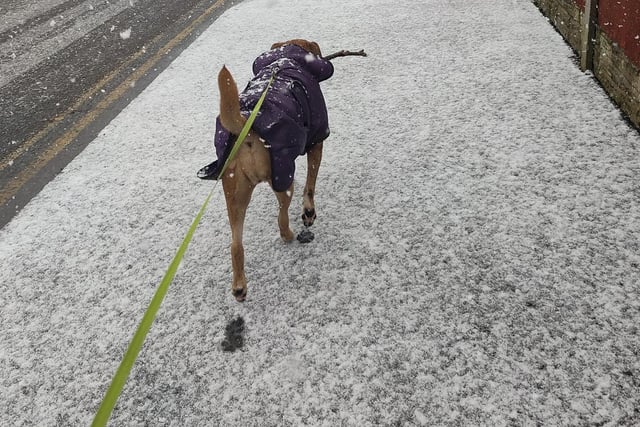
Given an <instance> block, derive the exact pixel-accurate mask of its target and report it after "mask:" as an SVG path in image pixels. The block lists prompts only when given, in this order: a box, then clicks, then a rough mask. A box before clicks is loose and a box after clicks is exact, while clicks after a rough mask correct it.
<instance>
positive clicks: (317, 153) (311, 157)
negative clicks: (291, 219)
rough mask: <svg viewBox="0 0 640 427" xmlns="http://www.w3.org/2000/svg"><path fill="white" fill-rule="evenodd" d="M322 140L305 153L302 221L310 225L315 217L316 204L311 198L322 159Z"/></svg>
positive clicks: (306, 225) (307, 225)
mask: <svg viewBox="0 0 640 427" xmlns="http://www.w3.org/2000/svg"><path fill="white" fill-rule="evenodd" d="M322 144H323V143H322V142H320V143H318V144H315V145H313V146H312V147H311V149H310V150H309V152H308V153H307V182H306V183H305V185H304V196H303V202H302V222H303V223H304V225H305V227H310V226H312V225H313V222H314V221H315V219H316V205H315V202H314V200H313V198H314V196H315V192H316V179H317V178H318V170H319V169H320V162H321V161H322Z"/></svg>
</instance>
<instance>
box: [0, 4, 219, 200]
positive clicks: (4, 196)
mask: <svg viewBox="0 0 640 427" xmlns="http://www.w3.org/2000/svg"><path fill="white" fill-rule="evenodd" d="M224 2H225V0H218V1H216V2H215V3H214V4H213V5H211V6H210V7H209V8H208V9H207V10H205V12H204V13H202V14H201V15H200V16H199V17H198V18H196V19H195V20H194V21H193V22H191V24H189V25H188V26H187V27H186V28H185V29H183V30H182V31H181V32H180V33H179V34H178V35H176V36H175V37H174V38H173V39H171V40H170V41H169V42H167V44H165V45H164V46H163V47H162V48H161V49H159V50H158V51H157V52H156V53H155V54H154V55H153V56H152V57H151V58H149V59H148V60H147V61H146V62H145V63H144V64H142V65H141V66H140V67H138V68H137V69H136V70H135V71H134V72H133V73H132V74H131V75H130V76H129V77H127V79H126V80H124V81H123V82H122V83H121V84H120V85H119V86H118V87H117V88H116V89H114V90H113V91H112V92H110V93H109V94H108V95H107V96H106V97H105V98H103V99H102V100H101V101H100V102H99V103H98V104H97V105H96V106H95V107H94V108H93V109H92V110H91V111H90V112H89V113H87V115H85V116H84V117H82V118H81V119H80V120H79V121H78V122H76V123H75V124H74V125H73V126H72V127H71V128H70V129H69V130H68V131H66V132H65V133H64V134H63V135H62V136H60V137H59V138H58V139H57V140H56V141H55V142H53V143H52V144H51V145H50V146H49V147H48V148H47V149H46V150H45V151H44V152H43V153H41V154H40V155H39V156H38V157H37V158H36V159H34V161H33V162H31V163H30V164H29V165H28V166H27V167H26V168H25V169H23V170H22V171H20V172H19V173H18V174H17V175H16V176H15V177H14V179H12V180H10V182H9V183H8V184H7V185H6V186H5V188H3V189H2V190H0V205H4V204H5V203H6V202H8V201H9V200H10V199H11V198H13V197H14V196H15V195H16V194H17V193H18V191H19V190H20V188H22V186H23V185H24V184H26V183H27V182H28V181H29V180H30V179H31V178H33V177H34V176H35V175H36V174H37V173H38V172H39V171H40V170H41V169H42V168H43V167H44V166H46V165H47V163H49V162H50V161H51V160H53V158H54V157H55V156H57V155H58V154H59V153H60V152H61V151H62V150H64V149H65V148H66V147H67V146H68V145H69V144H71V142H73V140H74V139H75V138H76V137H77V136H78V135H79V134H80V132H82V131H83V130H84V129H86V128H87V126H89V125H90V124H91V123H92V122H93V121H95V120H96V118H97V117H98V115H99V114H100V113H101V112H102V111H104V110H106V109H107V108H109V107H110V106H111V105H112V104H113V103H114V102H116V101H117V100H118V99H120V97H121V96H122V95H124V93H125V92H126V91H127V90H128V89H129V88H130V86H131V83H132V82H134V81H136V80H138V79H140V78H141V77H142V76H144V75H145V74H146V73H147V72H148V71H149V70H150V69H151V68H152V67H154V66H155V65H156V64H157V63H158V62H159V61H160V59H161V58H162V57H163V56H164V55H165V54H166V53H167V52H169V51H171V50H172V49H174V48H175V47H176V46H177V45H178V44H180V43H182V42H183V41H184V40H185V39H186V38H187V37H188V36H189V34H191V33H192V32H193V31H194V30H195V28H196V27H198V26H199V25H200V24H201V23H202V22H203V21H204V20H205V19H207V18H208V17H209V16H210V15H211V14H212V13H213V12H215V10H216V9H218V8H219V7H220V6H222V5H223V4H224ZM142 53H143V52H138V53H136V54H135V55H134V56H133V57H132V58H131V59H130V60H129V61H127V62H126V63H125V64H123V65H122V66H120V67H119V68H117V69H116V70H114V71H113V72H111V73H110V74H109V75H107V76H106V77H105V78H103V79H102V80H101V81H100V82H99V83H98V84H96V85H95V86H94V87H92V88H91V90H89V91H88V92H87V93H85V95H83V96H82V97H81V98H80V100H79V101H78V102H76V103H75V104H74V106H73V107H71V108H70V109H69V110H67V112H66V113H65V115H66V114H69V113H71V112H73V111H75V110H76V109H77V108H78V107H79V106H80V105H81V104H82V103H84V102H86V101H87V100H88V99H89V98H91V96H92V94H94V93H96V92H97V91H98V90H99V89H100V88H102V87H103V86H104V85H106V84H107V83H108V82H109V81H111V80H113V78H114V77H115V76H116V75H118V74H119V73H120V72H122V70H124V69H125V68H127V67H128V66H130V65H131V63H132V62H133V61H135V60H136V59H137V58H139V57H140V55H142ZM63 117H64V116H63ZM62 119H63V118H56V121H60V120H62ZM53 126H54V125H53V124H51V125H49V126H47V127H46V128H44V129H43V130H41V131H40V132H38V133H37V134H36V135H35V136H33V137H32V138H31V139H29V140H28V141H26V142H25V143H24V144H23V145H22V146H21V148H20V149H19V150H16V151H15V152H13V153H12V154H11V155H9V156H8V157H7V158H6V159H3V161H2V164H1V165H0V171H1V170H2V169H4V168H5V167H6V166H7V165H9V164H10V163H11V162H12V161H13V160H15V159H16V158H17V157H19V156H20V155H22V154H23V153H24V152H25V151H27V150H29V148H30V147H31V146H33V145H34V144H35V143H36V142H38V141H39V140H40V139H41V138H42V137H43V136H44V135H46V134H47V133H48V132H49V131H50V130H51V128H52V127H53Z"/></svg>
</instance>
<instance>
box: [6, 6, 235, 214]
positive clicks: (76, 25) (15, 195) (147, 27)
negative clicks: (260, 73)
mask: <svg viewBox="0 0 640 427" xmlns="http://www.w3.org/2000/svg"><path fill="white" fill-rule="evenodd" d="M237 2H238V1H235V2H231V1H224V0H217V1H216V0H180V1H176V0H109V1H107V0H99V1H95V0H66V1H65V0H40V1H35V0H4V1H3V2H2V4H1V5H0V227H2V226H4V225H5V224H6V223H7V222H8V221H10V220H11V218H12V217H13V216H14V215H15V214H16V213H17V212H18V211H19V210H20V209H21V208H22V207H23V206H24V205H25V204H26V203H27V202H28V201H29V200H30V199H31V198H32V197H33V196H34V195H35V194H37V192H38V191H39V190H40V189H42V188H43V187H44V185H46V183H47V182H49V181H50V180H51V179H52V178H53V177H54V176H55V175H56V174H57V173H58V172H60V170H62V169H63V168H64V166H65V165H66V164H67V163H68V162H69V161H71V160H72V159H73V158H74V157H75V156H76V155H77V154H78V153H80V152H81V151H82V149H83V148H84V147H85V146H86V145H87V144H88V143H89V142H90V141H91V140H92V139H93V138H94V137H95V135H97V133H98V132H99V131H100V130H101V129H102V128H103V127H104V126H105V125H106V124H107V123H108V122H109V121H110V120H111V119H113V117H115V116H116V115H117V114H118V112H119V111H120V110H121V109H122V108H124V107H125V106H126V105H127V104H128V103H129V102H130V101H131V100H132V99H134V98H135V96H136V95H137V94H138V93H140V92H141V91H142V90H143V89H144V88H145V87H146V86H147V85H148V84H149V83H150V82H151V81H152V80H153V79H154V78H155V76H157V75H158V74H159V73H160V72H161V71H162V70H163V69H164V68H166V66H168V65H169V64H170V63H171V61H172V60H173V59H174V58H175V57H176V56H177V55H178V54H179V53H180V52H181V51H182V50H183V49H184V48H185V47H186V46H188V45H189V43H190V42H191V41H193V40H194V39H195V38H196V37H197V36H198V35H199V34H200V33H201V32H202V31H203V30H204V29H205V28H206V27H207V26H208V25H210V24H211V22H213V21H214V20H215V19H216V18H217V17H218V16H219V15H220V14H221V13H222V12H223V11H224V10H225V9H226V8H228V7H229V6H231V5H233V4H234V3H237Z"/></svg>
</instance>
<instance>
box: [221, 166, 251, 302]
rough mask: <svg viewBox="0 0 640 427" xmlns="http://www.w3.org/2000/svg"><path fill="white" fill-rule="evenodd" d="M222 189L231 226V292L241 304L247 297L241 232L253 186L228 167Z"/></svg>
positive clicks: (240, 173) (242, 175) (239, 173)
mask: <svg viewBox="0 0 640 427" xmlns="http://www.w3.org/2000/svg"><path fill="white" fill-rule="evenodd" d="M236 172H237V173H236ZM222 187H223V189H224V196H225V198H226V201H227V213H228V214H229V224H230V225H231V265H232V267H233V283H232V284H231V292H232V293H233V296H234V297H235V298H236V300H238V301H239V302H242V301H244V300H245V298H246V296H247V279H246V277H245V275H244V246H243V245H242V232H243V228H244V218H245V214H246V212H247V206H249V201H250V200H251V194H252V193H253V189H254V188H255V185H254V184H253V183H251V182H250V181H249V179H248V178H247V177H246V176H245V175H244V173H242V171H236V170H235V167H230V168H229V169H228V170H227V171H226V172H225V174H224V176H223V177H222Z"/></svg>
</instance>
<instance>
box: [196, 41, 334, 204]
mask: <svg viewBox="0 0 640 427" xmlns="http://www.w3.org/2000/svg"><path fill="white" fill-rule="evenodd" d="M274 72H275V73H276V74H275V78H274V80H273V83H272V85H271V89H269V92H267V97H266V98H265V100H264V103H263V104H262V107H261V109H260V112H259V113H258V115H257V116H256V120H255V122H254V123H253V129H254V130H255V131H257V133H258V134H259V135H260V136H261V137H262V138H263V139H264V140H265V141H266V142H265V145H266V146H267V147H268V148H269V153H270V156H271V185H272V187H273V189H274V190H275V191H278V192H279V191H285V190H287V189H288V188H289V186H290V185H291V183H292V182H293V175H294V173H295V167H296V166H295V159H296V157H298V156H300V155H302V154H306V153H307V151H309V149H310V148H311V147H312V146H313V145H314V144H317V143H319V142H322V141H323V140H325V139H326V138H327V137H328V136H329V120H328V117H327V107H326V105H325V102H324V97H323V96H322V92H321V90H320V82H321V81H324V80H327V79H328V78H330V77H331V76H332V75H333V65H332V64H331V62H329V61H327V60H325V59H323V58H321V57H319V56H316V55H314V54H312V53H309V52H307V51H306V50H304V49H303V48H301V47H299V46H296V45H286V46H282V47H279V48H277V49H273V50H270V51H268V52H265V53H263V54H262V55H260V56H259V57H258V58H256V60H255V61H254V62H253V74H254V75H255V76H254V77H253V79H251V81H249V84H248V85H247V87H246V88H245V89H244V91H243V92H242V93H241V94H240V110H241V113H242V115H243V116H245V117H248V116H249V114H250V113H251V111H252V110H253V108H254V107H255V105H256V103H257V102H258V99H259V98H260V96H261V95H262V92H263V91H264V89H265V88H266V87H267V84H268V83H269V79H270V78H271V75H272V74H273V73H274ZM235 140H236V135H231V134H230V133H229V132H228V131H227V130H226V129H224V128H223V127H222V125H221V123H220V118H219V117H218V118H217V119H216V134H215V140H214V144H215V147H216V154H217V156H218V160H216V161H215V162H213V163H211V164H210V165H208V166H205V167H204V168H202V169H201V170H200V171H199V172H198V176H199V177H200V178H203V179H217V178H218V175H219V174H220V170H221V169H222V166H223V165H224V162H225V160H226V159H227V156H228V155H229V153H230V151H231V148H232V146H233V143H234V142H235Z"/></svg>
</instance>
